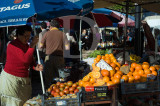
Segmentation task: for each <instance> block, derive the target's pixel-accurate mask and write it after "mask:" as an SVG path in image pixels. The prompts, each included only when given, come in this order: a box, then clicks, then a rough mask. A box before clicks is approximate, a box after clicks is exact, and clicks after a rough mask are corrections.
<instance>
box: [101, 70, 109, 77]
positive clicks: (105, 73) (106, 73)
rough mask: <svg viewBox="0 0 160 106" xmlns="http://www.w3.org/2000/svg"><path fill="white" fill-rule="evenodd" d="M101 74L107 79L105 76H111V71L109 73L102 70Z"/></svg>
mask: <svg viewBox="0 0 160 106" xmlns="http://www.w3.org/2000/svg"><path fill="white" fill-rule="evenodd" d="M101 74H102V76H104V77H105V76H107V77H108V76H109V75H110V73H109V71H108V70H105V69H104V70H101Z"/></svg>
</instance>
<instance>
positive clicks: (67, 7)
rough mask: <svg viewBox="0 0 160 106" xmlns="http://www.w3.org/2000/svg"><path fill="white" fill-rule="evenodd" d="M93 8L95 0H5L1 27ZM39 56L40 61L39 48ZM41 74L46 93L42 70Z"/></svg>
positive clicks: (1, 8)
mask: <svg viewBox="0 0 160 106" xmlns="http://www.w3.org/2000/svg"><path fill="white" fill-rule="evenodd" d="M92 9H93V0H15V1H13V0H7V1H6V0H3V1H1V2H0V27H5V26H15V25H25V24H26V22H27V20H28V18H30V17H32V16H36V19H37V20H49V19H53V18H55V17H60V16H66V15H77V14H80V13H81V14H82V15H83V14H86V13H88V12H89V11H91V10H92ZM33 23H34V20H33ZM33 28H34V25H33ZM34 32H35V28H34ZM35 34H36V33H35ZM37 57H38V63H40V59H39V52H38V49H37ZM40 76H41V82H42V90H43V93H45V90H44V83H43V77H42V72H40Z"/></svg>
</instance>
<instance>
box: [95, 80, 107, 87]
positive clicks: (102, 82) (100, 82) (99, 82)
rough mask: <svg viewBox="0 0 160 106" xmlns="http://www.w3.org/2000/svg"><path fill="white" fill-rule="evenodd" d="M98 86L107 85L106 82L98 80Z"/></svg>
mask: <svg viewBox="0 0 160 106" xmlns="http://www.w3.org/2000/svg"><path fill="white" fill-rule="evenodd" d="M96 82H97V84H98V86H103V85H104V84H105V82H104V81H103V79H97V81H96Z"/></svg>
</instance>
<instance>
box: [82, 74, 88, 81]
mask: <svg viewBox="0 0 160 106" xmlns="http://www.w3.org/2000/svg"><path fill="white" fill-rule="evenodd" d="M89 80H90V77H89V76H88V75H86V76H85V77H83V79H82V81H86V82H87V81H89Z"/></svg>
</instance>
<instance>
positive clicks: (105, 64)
mask: <svg viewBox="0 0 160 106" xmlns="http://www.w3.org/2000/svg"><path fill="white" fill-rule="evenodd" d="M96 65H97V67H100V68H101V69H102V70H103V69H105V70H108V71H110V70H113V69H112V67H111V66H110V65H109V64H108V63H106V62H105V61H104V60H103V59H101V60H100V61H99V62H98V63H97V64H96Z"/></svg>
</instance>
